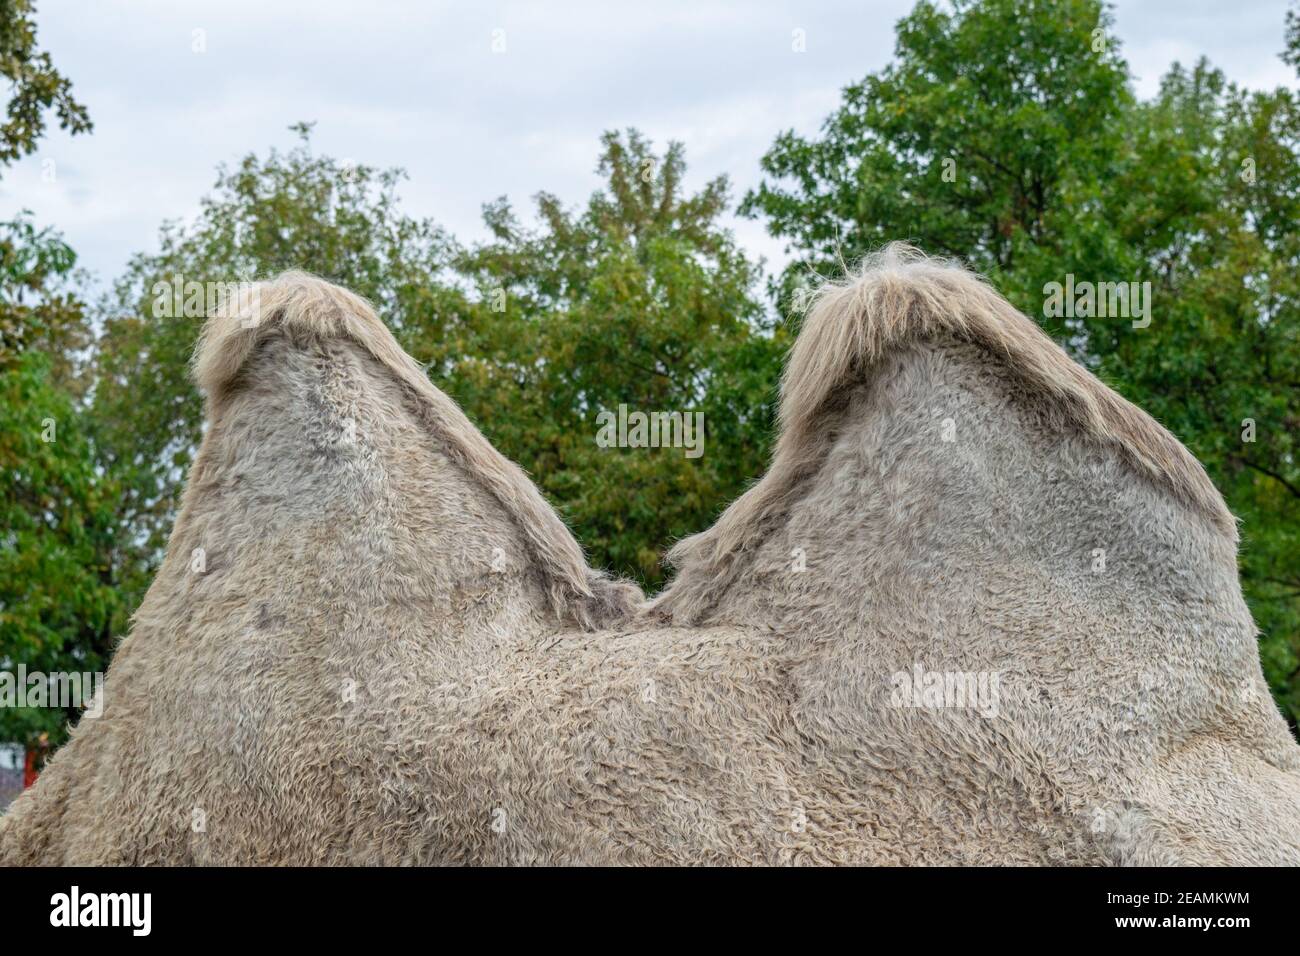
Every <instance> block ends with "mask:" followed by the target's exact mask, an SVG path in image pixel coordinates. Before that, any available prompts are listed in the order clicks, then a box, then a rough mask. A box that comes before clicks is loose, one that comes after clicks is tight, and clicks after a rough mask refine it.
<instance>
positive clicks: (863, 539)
mask: <svg viewBox="0 0 1300 956" xmlns="http://www.w3.org/2000/svg"><path fill="white" fill-rule="evenodd" d="M259 317H260V321H259V322H258V323H257V324H256V325H255V326H253V327H249V328H244V327H243V325H244V323H241V322H240V321H238V319H239V312H238V310H234V311H233V312H232V313H231V314H229V315H227V316H225V317H223V318H219V319H215V320H213V321H212V323H211V324H210V325H209V327H208V329H207V330H206V332H205V335H204V339H203V344H202V346H201V347H200V350H199V353H198V356H197V360H196V366H195V367H196V374H197V376H198V378H199V381H200V383H201V385H202V386H203V388H204V389H205V391H206V392H207V394H208V415H209V422H208V428H207V431H206V434H205V437H204V441H203V446H202V448H201V449H200V452H199V455H198V457H197V459H196V461H195V463H194V466H193V468H192V471H191V474H190V476H189V480H188V483H187V487H186V492H185V498H184V502H183V504H182V508H181V511H180V515H179V517H178V519H177V522H176V527H175V529H174V531H173V534H172V538H171V541H170V542H169V546H168V551H167V556H166V559H165V561H164V563H163V565H162V567H161V569H160V570H159V573H158V575H157V578H156V580H155V581H154V583H153V586H152V587H151V588H150V590H149V593H148V595H147V596H146V598H145V600H144V603H143V604H142V606H141V608H140V610H139V612H138V613H137V615H136V617H135V619H134V621H133V625H132V630H131V634H130V635H129V636H128V637H127V639H126V640H125V641H124V642H123V644H122V646H121V648H120V649H119V651H118V653H117V655H116V657H115V659H114V661H113V663H112V666H111V668H110V671H109V674H108V677H107V682H106V699H105V702H104V714H103V716H102V717H100V718H99V719H97V720H89V719H87V720H83V721H81V723H80V724H79V725H78V726H77V727H76V728H74V730H73V733H72V737H71V739H70V741H69V742H68V743H67V744H66V745H65V746H64V747H63V748H62V749H61V750H60V751H59V752H58V753H57V754H55V756H54V757H53V759H52V760H51V762H50V764H49V766H48V767H47V768H46V770H45V772H44V773H43V774H42V776H41V778H40V780H39V781H38V782H37V784H36V785H35V786H34V787H33V788H32V789H31V790H29V791H28V792H26V793H25V794H24V795H23V796H22V797H20V798H19V799H18V800H17V801H16V802H15V803H14V805H13V806H12V807H11V809H10V811H9V812H8V813H7V814H6V815H5V816H4V817H2V818H0V862H5V863H9V864H41V863H48V864H58V863H67V864H188V863H200V864H214V863H215V864H232V863H242V864H275V865H286V864H343V863H364V864H375V863H386V864H437V863H453V864H464V863H473V864H533V863H552V864H555V863H585V864H619V863H625V864H656V863H675V864H748V863H759V864H773V863H776V864H787V863H796V864H797V863H812V864H821V863H869V864H1018V865H1019V864H1063V863H1065V864H1098V865H1117V864H1148V865H1209V864H1297V863H1300V748H1298V747H1297V746H1296V744H1295V742H1294V740H1293V739H1292V738H1291V736H1290V733H1289V732H1288V729H1287V727H1286V726H1285V723H1284V722H1283V720H1282V718H1281V716H1280V714H1279V713H1278V711H1277V709H1276V707H1275V706H1274V705H1273V703H1272V700H1271V698H1270V696H1269V694H1268V690H1267V687H1266V686H1265V683H1264V679H1263V675H1262V672H1261V669H1260V664H1259V657H1258V650H1257V647H1256V643H1255V630H1254V624H1253V622H1252V621H1251V618H1250V614H1249V612H1248V611H1247V609H1246V606H1245V604H1244V602H1243V601H1242V598H1241V592H1240V587H1239V584H1238V581H1237V572H1236V538H1235V527H1234V522H1233V520H1232V518H1231V516H1230V515H1229V514H1228V512H1227V510H1226V508H1224V506H1223V502H1222V499H1221V498H1220V497H1219V496H1218V494H1217V492H1216V491H1215V490H1214V488H1213V486H1212V485H1211V484H1210V483H1209V481H1208V480H1207V479H1206V477H1205V475H1204V472H1203V471H1202V470H1201V468H1200V466H1199V465H1198V464H1197V463H1196V461H1195V460H1194V459H1193V458H1192V457H1191V456H1190V455H1189V454H1188V453H1187V451H1186V450H1185V449H1184V448H1183V447H1182V446H1181V445H1179V444H1178V443H1177V441H1176V440H1175V439H1173V438H1172V437H1171V436H1170V435H1169V434H1168V433H1167V432H1165V431H1164V430H1163V429H1161V428H1160V427H1159V426H1158V425H1157V424H1155V422H1153V421H1152V420H1151V419H1150V418H1149V417H1147V416H1146V415H1145V414H1143V413H1142V412H1141V411H1139V410H1138V409H1136V408H1134V407H1133V406H1132V405H1130V404H1128V403H1127V402H1125V401H1124V400H1123V399H1121V398H1120V397H1119V396H1117V395H1115V394H1114V393H1113V392H1111V391H1110V390H1109V389H1107V388H1106V387H1105V386H1104V385H1102V384H1101V383H1100V382H1098V381H1097V380H1096V379H1095V378H1093V377H1092V376H1091V375H1089V374H1088V373H1087V372H1086V371H1085V370H1083V369H1081V368H1079V367H1078V366H1076V365H1074V364H1073V363H1072V362H1070V360H1069V359H1068V357H1066V356H1065V354H1064V353H1063V352H1061V350H1060V349H1058V348H1057V347H1056V346H1055V345H1054V344H1052V343H1051V342H1050V340H1048V339H1047V338H1046V336H1044V335H1043V334H1042V333H1041V332H1039V331H1038V330H1037V329H1036V328H1035V327H1034V326H1033V323H1031V322H1029V320H1027V319H1025V318H1024V317H1023V316H1019V315H1018V314H1017V313H1015V312H1014V310H1012V309H1011V308H1010V306H1008V305H1007V304H1006V302H1005V301H1004V300H1002V299H1001V298H1000V297H999V296H998V295H997V294H996V293H995V292H993V290H991V289H990V288H989V287H988V286H987V285H985V284H983V283H981V282H980V281H979V280H978V279H976V278H975V277H973V276H971V275H969V274H967V273H965V272H962V271H961V270H959V269H956V268H955V267H953V266H951V265H948V264H944V263H938V262H934V261H931V260H926V259H924V258H922V257H920V255H919V254H918V253H916V252H915V251H912V250H908V249H905V248H902V247H891V248H890V249H888V250H886V251H885V252H884V253H882V254H881V256H879V257H878V258H876V259H875V260H873V261H871V262H870V263H869V264H868V266H867V268H866V269H865V271H863V272H861V273H859V274H856V275H855V276H853V277H852V278H850V279H849V280H848V281H847V282H845V283H839V284H835V285H832V286H830V287H828V289H827V290H825V291H824V293H823V294H822V296H821V298H820V299H819V301H818V304H817V307H816V308H815V309H814V310H813V312H812V314H810V315H809V317H808V321H807V322H806V323H805V327H804V329H803V331H802V333H801V335H800V337H799V340H798V342H797V343H796V345H795V348H794V351H793V354H792V356H791V360H790V365H789V368H788V371H787V374H786V378H785V384H784V401H783V406H782V413H781V422H782V432H781V436H780V441H779V443H778V446H777V450H776V453H775V457H774V461H773V465H772V469H771V471H770V473H769V474H768V475H767V476H766V477H765V478H764V479H763V480H762V481H761V482H760V483H759V484H758V485H757V486H755V488H754V489H752V490H751V491H750V492H749V493H748V494H747V495H745V496H744V497H743V498H742V499H740V500H739V501H738V502H737V503H736V504H734V505H733V506H732V508H731V509H729V510H728V512H727V513H726V515H724V516H723V517H722V519H721V520H720V521H719V522H718V524H717V525H716V526H715V527H714V528H713V529H711V530H709V531H707V532H705V533H704V534H702V535H699V536H696V537H695V538H691V539H688V540H687V541H685V542H683V543H682V544H681V545H679V546H678V548H677V549H675V552H674V553H675V555H676V556H677V560H678V561H679V567H680V570H679V573H678V576H677V578H676V579H675V581H674V582H673V584H672V585H671V586H670V587H669V588H668V589H667V591H666V592H665V593H664V594H662V595H660V597H659V598H658V599H657V600H656V601H655V602H653V605H652V606H650V607H649V608H645V609H638V606H637V598H638V597H639V594H638V593H637V592H636V591H635V589H633V588H631V586H629V585H626V584H621V583H619V582H614V581H610V580H608V579H605V578H603V577H602V576H599V575H596V574H595V573H594V572H592V571H591V570H590V569H588V568H587V566H586V564H585V562H584V561H583V560H582V557H581V553H580V551H579V550H578V547H577V545H576V543H575V542H574V541H573V539H572V537H571V536H570V535H569V533H568V531H567V529H565V528H564V526H563V524H562V523H561V522H560V520H559V518H558V517H557V516H556V515H555V514H554V513H553V512H552V511H550V509H549V508H548V507H547V506H546V504H545V502H544V501H543V500H542V499H541V497H540V495H539V494H538V493H537V491H536V490H535V489H534V488H532V486H531V485H530V484H529V483H528V482H527V479H526V478H524V476H523V474H522V472H520V471H519V470H518V469H517V468H515V467H514V466H513V465H510V464H509V463H508V462H506V461H505V460H504V459H502V458H501V457H500V455H498V454H497V453H496V452H495V451H494V450H493V449H491V448H490V446H488V445H487V443H486V442H485V441H484V440H483V438H482V436H481V435H479V433H478V432H477V431H476V430H475V429H474V428H473V426H471V425H470V424H469V423H468V422H467V421H466V420H465V418H464V416H463V415H462V414H461V413H460V412H459V410H458V409H456V407H455V405H454V404H453V403H452V402H451V401H450V399H448V398H447V397H446V396H444V395H442V393H441V392H439V391H438V390H437V389H436V388H434V387H433V386H432V385H430V384H429V383H428V382H427V380H425V379H424V377H423V375H421V374H420V373H419V370H418V368H417V367H416V366H415V365H414V363H413V362H412V361H411V360H410V359H409V358H408V357H407V356H405V355H403V354H402V353H401V351H400V349H398V347H397V345H396V344H395V342H394V341H393V340H392V338H391V336H389V335H388V333H387V331H386V330H385V329H384V327H383V326H382V324H381V323H380V322H379V321H378V320H377V318H376V317H375V316H374V313H373V312H372V311H371V310H370V309H369V307H368V306H366V305H365V303H363V302H361V301H360V300H358V299H356V298H355V297H353V296H351V295H349V294H348V293H346V292H344V291H343V290H341V289H338V288H336V287H333V286H330V285H328V284H326V283H323V282H321V281H320V280H316V279H311V278H309V277H306V276H302V275H300V274H292V275H289V276H286V277H282V278H281V279H280V280H278V281H277V282H275V283H273V284H272V285H270V286H268V287H266V288H264V289H263V290H262V298H261V303H260V312H259ZM557 612H558V614H559V615H560V616H559V618H558V619H557ZM593 625H601V626H603V629H600V630H591V629H590V628H591V627H592V626H593Z"/></svg>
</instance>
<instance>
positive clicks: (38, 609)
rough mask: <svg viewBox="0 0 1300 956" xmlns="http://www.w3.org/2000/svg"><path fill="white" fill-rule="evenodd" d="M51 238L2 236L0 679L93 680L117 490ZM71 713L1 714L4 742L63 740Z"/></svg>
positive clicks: (114, 613) (7, 232) (105, 619)
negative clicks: (83, 384)
mask: <svg viewBox="0 0 1300 956" xmlns="http://www.w3.org/2000/svg"><path fill="white" fill-rule="evenodd" d="M74 261H75V259H74V256H73V255H72V251H71V250H70V249H69V248H68V247H67V245H66V244H65V243H63V241H62V240H61V239H60V238H59V237H58V236H57V235H55V234H53V233H51V232H49V231H48V230H46V231H41V232H37V231H36V230H34V229H33V228H32V227H31V226H30V224H29V223H28V222H27V221H26V220H25V219H22V220H19V221H18V222H16V223H11V224H7V225H5V226H3V227H0V670H2V671H9V672H15V671H16V670H17V669H18V667H19V666H20V665H22V666H25V667H26V668H27V671H28V672H29V673H30V672H36V671H39V672H42V673H46V674H48V673H51V672H56V671H75V672H79V673H80V672H86V671H91V672H93V671H100V670H103V669H104V667H106V666H107V660H108V656H109V653H110V652H111V648H112V645H113V638H114V635H115V633H117V632H116V631H115V628H116V627H118V626H120V625H121V624H122V623H123V622H124V607H123V604H122V600H121V595H120V593H119V591H118V589H117V588H116V587H115V586H114V580H115V573H114V569H113V568H112V567H111V565H110V563H109V562H110V557H109V556H110V555H111V547H110V545H111V542H112V530H113V527H112V521H111V515H112V510H113V504H114V502H115V500H116V498H117V497H118V493H119V489H118V488H117V487H116V486H114V485H113V483H112V482H110V481H107V480H105V479H104V478H103V476H101V475H100V474H98V473H97V471H96V470H95V467H94V453H93V448H92V445H91V441H90V439H89V438H88V436H87V424H88V422H87V418H86V416H85V414H84V411H83V409H82V407H81V406H80V405H79V403H78V402H77V400H76V398H75V394H76V392H77V388H75V387H74V382H75V381H76V379H77V370H76V366H75V364H74V363H73V362H72V361H71V360H70V355H71V353H70V352H69V351H68V349H69V348H70V347H71V346H74V345H77V344H80V343H83V342H84V341H85V340H86V339H87V338H88V329H87V328H86V325H85V316H84V312H83V310H82V309H81V307H80V304H79V303H77V302H76V300H75V299H74V298H72V297H71V296H70V295H68V294H67V293H66V291H64V290H62V289H61V288H60V284H61V282H62V281H64V280H66V279H67V277H68V276H69V275H70V273H71V270H72V268H73V264H74ZM74 714H75V711H72V710H59V709H40V708H21V709H20V708H13V707H3V708H0V740H5V741H10V740H12V741H18V742H21V743H31V742H33V741H34V740H35V739H36V738H37V737H38V736H39V735H40V734H42V733H46V734H49V735H50V738H51V740H53V741H54V742H56V743H57V742H58V741H60V740H61V739H62V735H63V733H64V730H65V726H66V721H67V720H68V719H70V718H72V717H73V716H74Z"/></svg>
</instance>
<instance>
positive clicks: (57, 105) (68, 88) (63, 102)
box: [0, 0, 91, 165]
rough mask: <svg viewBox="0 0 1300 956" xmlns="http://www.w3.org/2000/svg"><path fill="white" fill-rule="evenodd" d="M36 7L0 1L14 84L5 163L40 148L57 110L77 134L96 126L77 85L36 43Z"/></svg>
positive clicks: (6, 62) (1, 144)
mask: <svg viewBox="0 0 1300 956" xmlns="http://www.w3.org/2000/svg"><path fill="white" fill-rule="evenodd" d="M34 15H35V5H34V4H33V3H32V2H31V0H0V76H4V77H5V78H6V79H7V80H8V81H9V84H10V90H9V104H8V108H7V109H6V117H5V122H4V125H3V126H0V165H7V164H8V163H12V162H13V161H14V160H16V159H20V158H22V157H23V156H26V155H27V154H28V153H30V152H32V150H34V149H35V148H36V141H37V140H38V139H40V138H41V135H42V134H43V133H44V132H45V114H46V111H47V110H50V109H53V110H54V114H55V116H57V117H58V119H59V126H60V127H62V128H63V129H66V130H68V131H70V132H72V133H87V132H89V131H90V129H91V122H90V117H89V116H88V115H87V113H86V108H85V107H84V106H82V105H81V104H80V103H78V102H77V101H76V100H75V99H73V97H72V84H71V82H69V80H68V79H67V78H66V77H64V76H62V75H61V74H60V73H59V71H58V70H56V69H55V68H54V63H53V62H52V61H51V60H50V55H49V54H48V53H46V52H44V51H42V50H39V49H37V46H36V24H35V22H33V16H34Z"/></svg>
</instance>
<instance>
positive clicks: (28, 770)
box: [23, 747, 38, 790]
mask: <svg viewBox="0 0 1300 956" xmlns="http://www.w3.org/2000/svg"><path fill="white" fill-rule="evenodd" d="M37 776H38V773H37V770H36V748H35V747H28V748H27V758H26V759H25V760H24V761H23V789H24V790H26V789H27V788H28V787H30V786H31V785H32V784H34V783H35V782H36V777H37Z"/></svg>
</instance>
